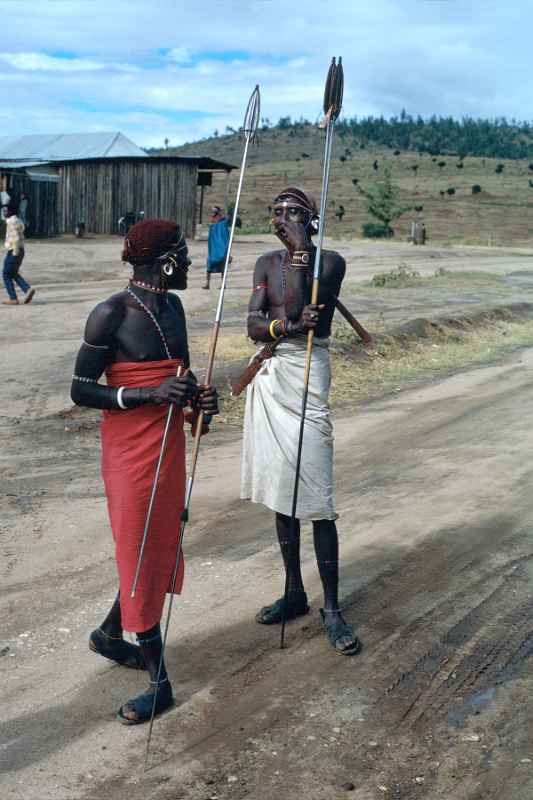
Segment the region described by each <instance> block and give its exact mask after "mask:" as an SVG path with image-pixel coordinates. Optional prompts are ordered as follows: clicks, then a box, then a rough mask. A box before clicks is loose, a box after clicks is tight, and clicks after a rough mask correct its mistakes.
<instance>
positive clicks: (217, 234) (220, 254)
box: [202, 206, 229, 289]
mask: <svg viewBox="0 0 533 800" xmlns="http://www.w3.org/2000/svg"><path fill="white" fill-rule="evenodd" d="M209 222H210V225H209V236H208V239H207V270H206V277H205V281H206V282H205V286H202V289H209V288H210V283H211V275H212V273H213V272H224V264H225V261H226V253H227V251H228V244H229V229H228V220H227V219H226V216H225V214H224V212H223V211H222V209H221V208H220V206H213V208H212V209H211V216H210V217H209Z"/></svg>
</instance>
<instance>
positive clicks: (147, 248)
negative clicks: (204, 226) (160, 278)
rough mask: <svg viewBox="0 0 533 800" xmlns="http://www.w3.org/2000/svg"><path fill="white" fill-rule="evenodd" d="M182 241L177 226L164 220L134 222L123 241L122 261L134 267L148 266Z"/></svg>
mask: <svg viewBox="0 0 533 800" xmlns="http://www.w3.org/2000/svg"><path fill="white" fill-rule="evenodd" d="M180 241H183V236H182V233H181V229H180V227H179V225H176V223H175V222H170V220H166V219H143V220H141V222H136V223H135V225H133V226H132V227H131V228H130V229H129V231H128V235H127V236H126V238H125V239H124V249H123V251H122V260H123V261H128V262H129V263H130V264H133V266H134V267H138V266H141V265H142V264H150V263H151V262H152V261H154V260H155V259H156V258H157V257H158V256H161V255H163V254H164V253H166V252H167V250H170V249H171V248H172V247H175V246H176V245H177V244H179V242H180Z"/></svg>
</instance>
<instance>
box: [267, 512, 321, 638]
mask: <svg viewBox="0 0 533 800" xmlns="http://www.w3.org/2000/svg"><path fill="white" fill-rule="evenodd" d="M276 531H277V534H278V542H279V547H280V551H281V556H282V558H283V564H284V567H285V575H286V578H288V586H289V603H288V607H287V609H286V613H285V619H294V618H295V617H300V616H302V615H303V614H307V612H308V611H309V606H308V604H307V595H306V594H305V589H304V585H303V580H302V572H301V566H300V521H299V520H296V524H295V526H294V532H293V536H292V539H291V518H290V517H287V516H285V514H276ZM282 616H283V597H280V598H279V600H276V601H275V602H274V603H272V605H270V606H265V607H264V608H262V609H261V610H260V611H259V613H258V614H257V615H256V618H255V619H256V621H257V622H260V623H261V624H262V625H275V624H278V623H280V622H281V620H282Z"/></svg>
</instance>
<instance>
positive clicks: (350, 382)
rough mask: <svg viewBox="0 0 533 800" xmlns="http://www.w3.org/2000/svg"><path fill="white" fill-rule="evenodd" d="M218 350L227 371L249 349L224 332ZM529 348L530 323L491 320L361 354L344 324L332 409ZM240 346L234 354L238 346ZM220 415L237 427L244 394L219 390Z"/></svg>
mask: <svg viewBox="0 0 533 800" xmlns="http://www.w3.org/2000/svg"><path fill="white" fill-rule="evenodd" d="M225 338H226V341H225V343H224V346H223V347H222V348H221V349H220V350H219V351H218V353H219V356H220V358H221V361H222V362H223V364H222V367H223V368H224V367H225V368H227V369H230V368H231V364H232V362H234V361H235V353H236V352H239V353H240V354H242V353H243V352H244V351H245V350H247V354H248V353H251V352H253V349H254V348H253V345H250V347H248V345H247V344H246V339H244V337H242V335H241V336H239V335H237V334H228V335H227V336H226V337H225ZM526 346H533V321H530V320H527V321H525V322H524V321H523V320H519V321H509V320H504V321H492V322H491V324H490V325H484V326H481V327H471V328H469V329H468V328H467V329H466V330H457V329H456V328H446V327H443V326H439V327H438V328H436V329H435V333H434V334H433V335H432V336H430V337H428V338H424V339H420V338H417V337H414V336H413V337H411V338H409V337H403V338H397V337H392V336H387V335H384V334H382V335H381V336H380V337H379V341H378V343H377V344H376V345H375V346H374V347H373V348H372V349H370V350H368V351H366V350H364V349H363V348H362V347H360V346H356V345H354V343H353V333H352V332H351V330H349V329H348V328H347V327H346V326H344V325H342V324H341V323H339V324H338V325H335V328H334V333H333V342H332V351H331V352H332V367H333V381H332V390H331V405H332V407H333V408H334V409H335V408H346V407H347V406H350V405H354V404H355V403H357V402H361V401H363V400H368V399H369V398H371V397H376V396H380V395H383V394H388V393H389V392H394V391H400V390H401V389H404V388H408V387H410V386H413V385H415V384H416V383H419V382H421V381H427V380H431V379H434V378H436V377H438V376H439V375H442V374H445V373H446V372H449V371H452V370H457V369H461V368H464V367H468V366H471V365H476V364H480V365H481V364H488V363H490V362H494V361H497V360H498V359H501V358H502V357H503V356H505V355H506V354H507V353H510V352H512V351H513V350H516V349H517V348H520V347H526ZM239 347H240V348H241V349H240V350H238V348H239ZM219 388H220V394H221V404H220V406H221V413H220V417H219V420H218V422H217V424H221V423H222V425H224V426H231V427H240V426H241V425H242V419H243V414H244V403H245V394H243V395H241V396H240V397H238V398H235V397H231V396H230V394H229V392H228V390H227V387H224V386H221V387H219Z"/></svg>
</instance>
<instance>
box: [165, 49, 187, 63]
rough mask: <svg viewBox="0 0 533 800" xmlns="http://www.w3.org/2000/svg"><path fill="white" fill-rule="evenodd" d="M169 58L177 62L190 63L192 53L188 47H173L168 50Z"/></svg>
mask: <svg viewBox="0 0 533 800" xmlns="http://www.w3.org/2000/svg"><path fill="white" fill-rule="evenodd" d="M167 58H168V59H169V61H174V62H175V63H176V64H189V63H190V61H191V59H192V53H191V51H190V50H189V49H188V48H187V47H173V48H172V49H171V50H169V51H168V53H167Z"/></svg>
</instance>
